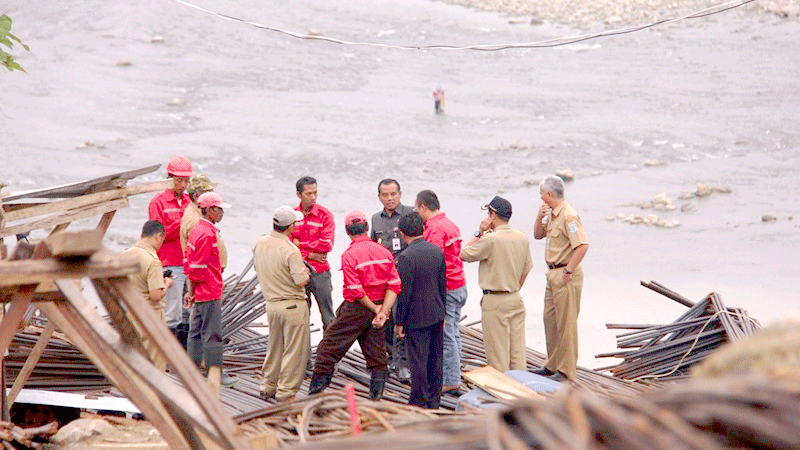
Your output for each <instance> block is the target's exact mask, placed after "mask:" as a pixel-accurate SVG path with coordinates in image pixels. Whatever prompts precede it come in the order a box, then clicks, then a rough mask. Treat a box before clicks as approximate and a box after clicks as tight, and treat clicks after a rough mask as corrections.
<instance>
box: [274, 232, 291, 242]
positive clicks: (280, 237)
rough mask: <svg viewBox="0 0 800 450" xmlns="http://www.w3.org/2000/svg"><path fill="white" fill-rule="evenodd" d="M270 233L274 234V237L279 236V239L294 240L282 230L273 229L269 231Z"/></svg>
mask: <svg viewBox="0 0 800 450" xmlns="http://www.w3.org/2000/svg"><path fill="white" fill-rule="evenodd" d="M269 235H270V236H273V237H276V238H278V239H283V240H285V241H287V242H292V241H291V240H290V239H289V236H286V235H285V234H283V233H281V232H280V231H276V230H272V231H271V232H270V233H269Z"/></svg>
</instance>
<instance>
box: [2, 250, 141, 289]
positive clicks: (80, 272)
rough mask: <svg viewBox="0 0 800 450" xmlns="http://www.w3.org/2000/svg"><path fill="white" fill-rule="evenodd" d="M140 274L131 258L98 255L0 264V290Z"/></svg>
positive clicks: (105, 254) (137, 263) (115, 255)
mask: <svg viewBox="0 0 800 450" xmlns="http://www.w3.org/2000/svg"><path fill="white" fill-rule="evenodd" d="M138 270H139V261H138V259H137V258H136V257H132V256H130V255H121V254H113V253H107V252H98V253H95V254H94V255H92V257H91V258H89V259H87V260H85V261H77V262H75V261H60V260H57V259H55V258H49V259H42V260H22V261H0V286H19V285H24V284H38V283H44V282H48V281H55V280H62V279H76V278H83V277H89V278H108V277H115V276H125V275H128V274H130V273H135V272H137V271H138Z"/></svg>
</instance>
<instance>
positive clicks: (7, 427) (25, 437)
mask: <svg viewBox="0 0 800 450" xmlns="http://www.w3.org/2000/svg"><path fill="white" fill-rule="evenodd" d="M57 431H58V422H50V423H48V424H47V425H43V426H41V427H37V428H24V429H23V428H20V427H18V426H16V425H14V424H13V423H11V422H2V421H0V444H2V446H3V448H5V449H15V448H19V447H20V446H22V447H23V448H30V449H36V450H39V449H42V448H44V444H45V443H46V442H47V441H48V439H49V438H50V436H53V435H54V434H56V432H57Z"/></svg>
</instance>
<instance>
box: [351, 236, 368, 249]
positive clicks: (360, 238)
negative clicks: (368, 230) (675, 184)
mask: <svg viewBox="0 0 800 450" xmlns="http://www.w3.org/2000/svg"><path fill="white" fill-rule="evenodd" d="M363 241H372V239H370V238H369V236H368V235H366V234H364V235H363V236H359V237H357V238H355V239H353V240H352V242H350V245H351V246H352V245H353V244H355V243H356V242H363Z"/></svg>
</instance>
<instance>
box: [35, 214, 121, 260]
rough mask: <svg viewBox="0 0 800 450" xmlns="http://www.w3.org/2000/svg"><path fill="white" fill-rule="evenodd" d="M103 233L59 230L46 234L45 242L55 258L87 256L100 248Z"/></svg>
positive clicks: (101, 246) (97, 231)
mask: <svg viewBox="0 0 800 450" xmlns="http://www.w3.org/2000/svg"><path fill="white" fill-rule="evenodd" d="M113 213H114V212H113V211H112V212H111V213H106V214H113ZM103 217H105V216H103ZM103 234H104V232H103V231H99V230H80V231H59V232H57V233H52V234H51V235H50V236H48V237H47V239H45V242H47V245H48V247H49V248H50V254H51V255H53V257H55V258H59V259H61V258H76V257H89V256H92V255H93V254H94V253H96V252H98V251H100V250H102V248H103Z"/></svg>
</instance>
